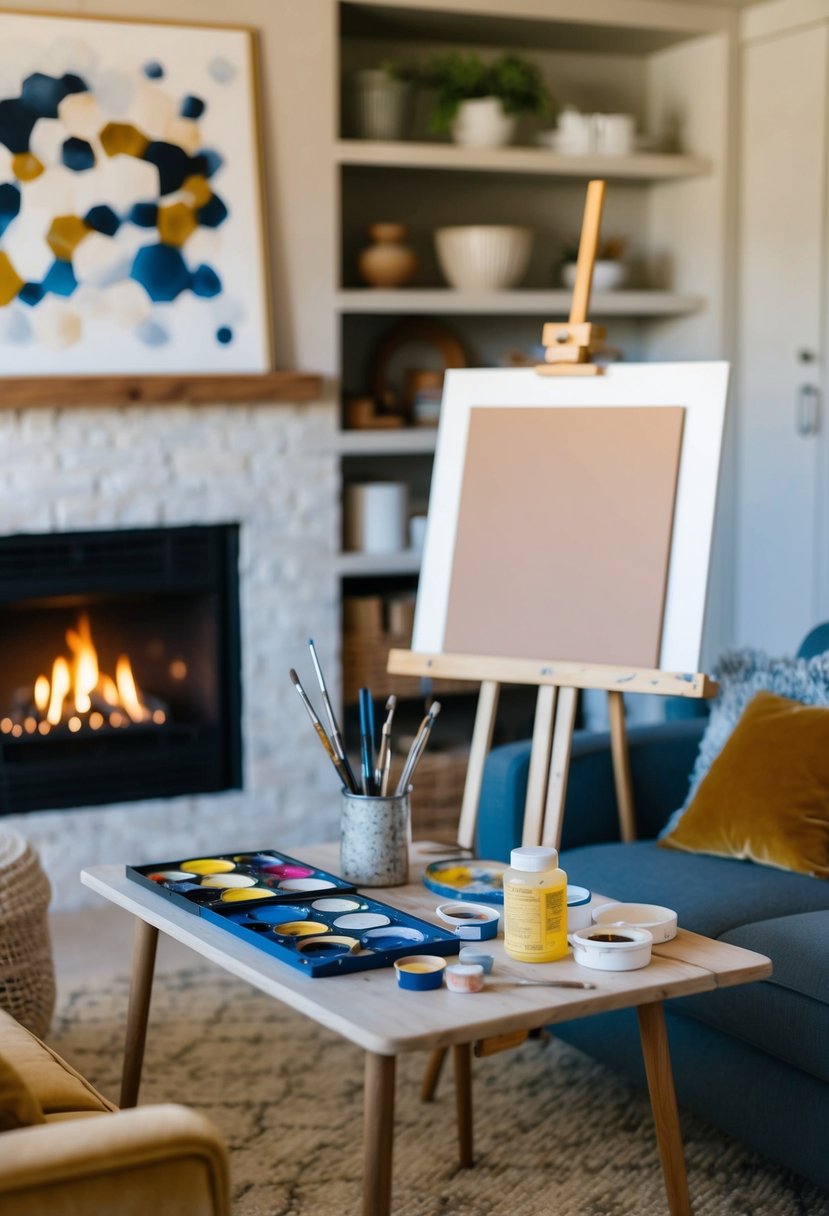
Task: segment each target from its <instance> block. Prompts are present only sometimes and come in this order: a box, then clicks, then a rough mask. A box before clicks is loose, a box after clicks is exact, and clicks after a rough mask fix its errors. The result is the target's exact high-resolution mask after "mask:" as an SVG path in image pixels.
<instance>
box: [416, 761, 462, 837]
mask: <svg viewBox="0 0 829 1216" xmlns="http://www.w3.org/2000/svg"><path fill="white" fill-rule="evenodd" d="M468 765H469V748H468V747H463V748H461V747H459V748H453V749H451V750H450V751H445V752H441V751H433V752H429V751H428V750H427V751H425V752H424V753H423V756H422V757H421V759H420V762H419V764H418V766H417V768H416V770H415V775H414V778H413V780H412V836H413V837H414V839H415V840H439V841H447V842H449V841H451V842H452V843H454V842H455V841H456V840H457V839H458V819H459V818H460V813H461V803H462V802H463V787H464V784H465V782H466V770H467V767H468Z"/></svg>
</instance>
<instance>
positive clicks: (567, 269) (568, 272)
mask: <svg viewBox="0 0 829 1216" xmlns="http://www.w3.org/2000/svg"><path fill="white" fill-rule="evenodd" d="M627 275H628V268H627V266H626V265H625V264H624V262H611V261H604V260H602V259H598V260H597V261H595V262H594V263H593V290H594V291H613V290H614V289H615V288H617V287H621V286H622V284H623V283H624V281H625V279H626V278H627ZM561 281H562V283H563V284H564V286H565V287H571V288H572V287H574V286H575V282H576V263H575V262H565V263H564V265H563V266H562V268H561Z"/></svg>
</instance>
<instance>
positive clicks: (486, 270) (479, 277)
mask: <svg viewBox="0 0 829 1216" xmlns="http://www.w3.org/2000/svg"><path fill="white" fill-rule="evenodd" d="M532 243H533V231H532V229H531V228H519V227H516V226H514V225H510V224H469V225H466V226H463V227H457V228H438V229H436V231H435V251H436V253H437V258H438V264H439V265H440V268H441V270H442V271H443V274H444V275H445V277H446V281H447V282H448V283H449V284H450V286H452V287H457V288H459V289H460V290H461V291H503V290H505V289H506V288H508V287H515V286H516V285H517V284H518V283H520V282H521V280H522V279H523V277H524V275H525V273H526V270H527V266H528V265H529V262H530V252H531V250H532Z"/></svg>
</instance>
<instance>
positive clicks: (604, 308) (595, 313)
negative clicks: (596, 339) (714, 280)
mask: <svg viewBox="0 0 829 1216" xmlns="http://www.w3.org/2000/svg"><path fill="white" fill-rule="evenodd" d="M571 299H572V293H571V292H570V291H568V290H564V289H563V290H560V291H539V290H535V291H520V290H518V291H490V292H479V291H474V292H473V291H455V290H453V289H452V288H444V287H424V288H398V289H396V290H391V291H384V290H382V289H379V288H377V289H375V288H371V287H357V288H353V289H350V290H345V291H339V292H337V295H336V307H337V309H338V311H339V312H340V313H342V314H344V315H345V314H357V315H362V316H373V315H380V314H382V313H430V314H431V313H439V314H442V315H450V314H451V315H456V316H459V315H469V314H480V315H494V316H497V315H502V316H503V315H504V314H511V315H513V316H540V317H541V316H544V317H551V319H561V318H564V317H566V316H567V315H568V314H569V312H570V302H571ZM704 304H705V301H704V300H703V298H702V296H695V295H685V294H681V293H679V292H674V291H606V292H596V293H594V294H593V295H592V296H591V298H590V315H591V317H592V318H593V319H594V320H598V319H600V318H602V317H678V316H685V315H687V314H689V313H694V312H698V311H699V310H700V309H701V308H703V307H704Z"/></svg>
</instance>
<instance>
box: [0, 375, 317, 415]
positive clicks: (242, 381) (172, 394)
mask: <svg viewBox="0 0 829 1216" xmlns="http://www.w3.org/2000/svg"><path fill="white" fill-rule="evenodd" d="M321 393H322V376H318V375H315V374H313V373H310V372H267V373H265V374H264V375H253V376H250V375H244V376H243V375H231V376H212V375H211V376H175V375H169V376H25V377H24V376H14V377H8V378H0V408H5V409H26V408H28V407H29V406H37V405H46V406H48V405H51V406H65V405H73V406H93V405H181V404H188V403H190V404H195V405H207V404H209V403H210V402H218V403H225V404H231V405H234V404H247V403H250V402H262V403H269V402H279V401H284V402H300V401H313V400H315V399H317V398H318V397H320V395H321Z"/></svg>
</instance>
